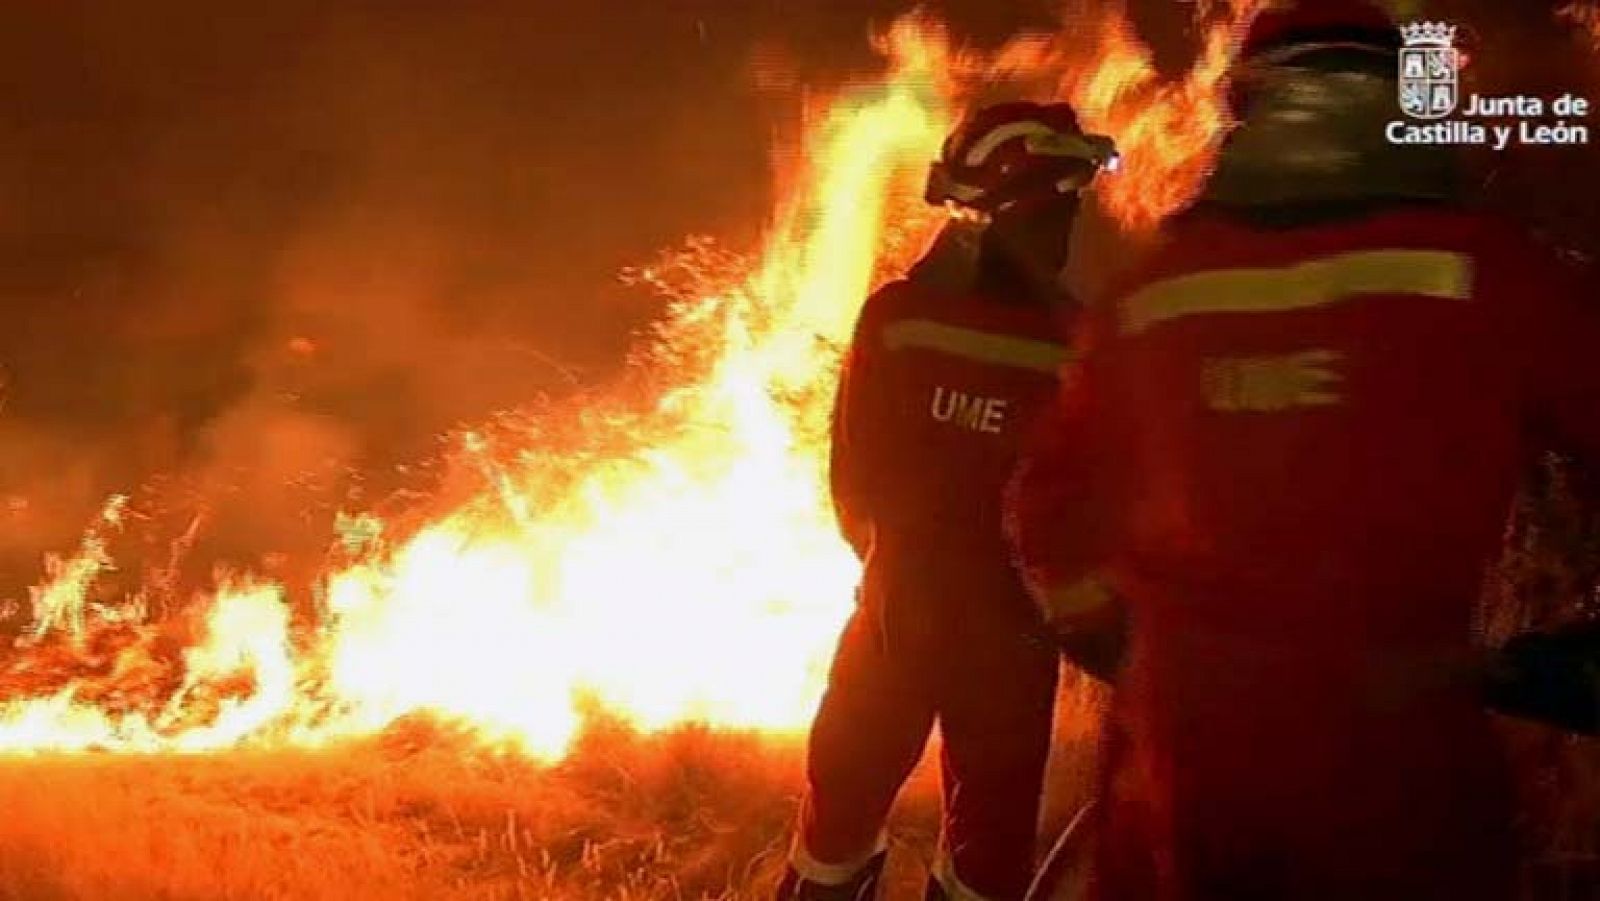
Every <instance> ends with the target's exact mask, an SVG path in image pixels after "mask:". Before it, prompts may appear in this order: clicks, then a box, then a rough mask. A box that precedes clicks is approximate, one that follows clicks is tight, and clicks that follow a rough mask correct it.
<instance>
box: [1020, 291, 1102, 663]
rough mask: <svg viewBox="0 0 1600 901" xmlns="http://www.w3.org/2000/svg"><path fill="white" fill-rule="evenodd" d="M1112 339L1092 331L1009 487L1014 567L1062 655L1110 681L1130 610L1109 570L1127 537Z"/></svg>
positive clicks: (1091, 325) (1082, 342) (1088, 331)
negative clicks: (1122, 521)
mask: <svg viewBox="0 0 1600 901" xmlns="http://www.w3.org/2000/svg"><path fill="white" fill-rule="evenodd" d="M1106 334H1108V332H1107V331H1106V330H1105V329H1104V328H1102V327H1101V325H1100V324H1099V323H1096V322H1094V321H1091V322H1090V323H1089V325H1088V326H1087V327H1086V328H1085V329H1084V332H1083V334H1082V335H1081V336H1080V339H1079V341H1078V342H1076V354H1075V357H1074V361H1073V362H1071V363H1069V364H1068V366H1067V368H1066V369H1065V370H1064V371H1063V373H1062V379H1061V384H1062V388H1061V393H1060V395H1059V397H1058V399H1057V402H1056V403H1055V404H1054V405H1053V406H1052V407H1051V408H1050V409H1048V410H1047V411H1046V412H1045V413H1043V414H1042V415H1041V416H1040V418H1039V420H1038V422H1037V423H1036V425H1035V427H1034V429H1033V432H1032V434H1031V436H1030V439H1029V441H1028V443H1027V445H1026V446H1025V448H1024V451H1023V454H1022V456H1021V459H1020V462H1019V463H1018V465H1017V468H1016V470H1015V472H1014V473H1013V474H1012V477H1011V479H1010V481H1009V483H1008V484H1007V487H1006V498H1005V512H1006V516H1005V526H1006V533H1007V539H1008V541H1009V542H1010V546H1011V550H1012V555H1013V561H1014V563H1015V565H1016V567H1017V569H1018V571H1019V572H1020V573H1021V575H1022V579H1023V582H1024V583H1025V584H1026V585H1027V587H1028V592H1029V594H1030V595H1031V596H1032V598H1033V600H1034V603H1035V604H1036V605H1038V607H1039V610H1040V612H1041V614H1042V616H1043V618H1044V620H1045V623H1046V625H1047V626H1048V627H1049V629H1050V631H1051V633H1052V634H1053V635H1054V636H1055V637H1056V639H1057V641H1058V642H1059V644H1060V645H1061V647H1062V650H1063V652H1064V653H1065V654H1066V655H1067V656H1068V657H1069V658H1070V659H1071V660H1072V661H1073V662H1074V663H1076V664H1077V665H1078V666H1079V667H1080V668H1082V669H1083V670H1085V671H1086V672H1088V673H1090V674H1091V675H1094V676H1096V677H1098V678H1102V679H1109V678H1110V677H1111V676H1112V674H1114V673H1115V671H1116V668H1117V666H1118V665H1119V662H1120V659H1121V656H1122V647H1123V644H1124V636H1125V632H1126V622H1125V616H1124V610H1123V605H1122V603H1121V602H1120V600H1118V599H1117V597H1116V596H1115V594H1114V592H1113V590H1112V588H1111V586H1110V584H1109V583H1108V581H1107V578H1106V575H1105V572H1104V566H1105V564H1106V562H1107V561H1108V559H1109V556H1110V554H1111V552H1112V550H1113V549H1114V547H1115V544H1116V542H1117V541H1118V539H1119V537H1120V535H1119V533H1120V529H1121V527H1120V515H1121V511H1122V509H1123V504H1122V501H1121V496H1122V494H1123V493H1124V490H1125V485H1124V482H1125V479H1126V474H1125V471H1124V470H1125V467H1124V466H1122V465H1121V464H1122V461H1125V460H1126V453H1124V452H1123V449H1122V447H1121V442H1122V439H1121V434H1122V432H1123V429H1122V427H1121V426H1120V425H1119V424H1118V423H1117V421H1116V420H1115V419H1114V418H1113V416H1112V415H1111V414H1113V413H1114V412H1115V411H1114V410H1113V409H1112V406H1113V405H1112V404H1111V401H1110V395H1109V392H1110V390H1111V388H1112V373H1111V364H1112V361H1113V356H1112V355H1113V354H1114V353H1115V348H1114V347H1113V346H1112V345H1111V344H1109V343H1108V342H1107V341H1105V340H1104V338H1103V336H1104V335H1106Z"/></svg>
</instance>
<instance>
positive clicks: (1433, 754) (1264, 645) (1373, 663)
mask: <svg viewBox="0 0 1600 901" xmlns="http://www.w3.org/2000/svg"><path fill="white" fill-rule="evenodd" d="M1400 50H1401V35H1400V31H1399V29H1398V28H1397V26H1396V24H1395V23H1394V22H1393V21H1392V20H1391V19H1389V18H1388V17H1387V16H1386V15H1384V14H1383V12H1382V11H1381V10H1379V9H1378V8H1377V7H1374V6H1368V5H1366V4H1364V3H1356V2H1344V3H1340V2H1332V0H1330V2H1324V3H1309V2H1307V3H1300V4H1293V3H1291V4H1288V5H1287V6H1283V7H1282V8H1278V9H1274V10H1271V11H1269V12H1266V13H1263V14H1262V15H1261V16H1259V17H1258V18H1257V19H1256V20H1255V21H1254V23H1253V24H1252V26H1251V28H1250V30H1249V32H1248V35H1247V37H1246V40H1245V43H1244V46H1243V48H1242V51H1241V55H1240V59H1239V62H1238V63H1237V68H1236V69H1235V70H1234V78H1233V84H1232V88H1233V101H1234V103H1235V104H1236V111H1237V113H1238V115H1239V119H1240V124H1239V126H1238V127H1237V129H1235V130H1234V131H1233V132H1232V133H1231V134H1230V136H1229V138H1228V139H1227V141H1226V142H1225V144H1224V148H1223V151H1222V154H1221V157H1220V159H1219V161H1218V163H1217V166H1216V168H1215V170H1214V171H1213V173H1212V174H1211V176H1210V177H1209V179H1208V181H1207V183H1206V185H1205V186H1204V190H1203V194H1202V196H1201V197H1200V199H1199V200H1198V201H1197V202H1196V203H1195V204H1193V205H1192V206H1191V207H1190V208H1189V209H1188V210H1186V211H1184V212H1183V213H1181V214H1179V215H1178V216H1176V217H1174V219H1173V220H1170V221H1169V223H1168V224H1167V234H1166V236H1165V237H1166V239H1167V240H1166V243H1165V244H1164V246H1163V247H1162V248H1161V249H1160V250H1159V251H1157V252H1156V253H1155V254H1154V255H1153V257H1152V258H1151V259H1150V260H1148V261H1147V263H1146V264H1144V265H1141V266H1140V267H1139V269H1138V272H1137V274H1136V275H1134V276H1133V277H1132V278H1130V279H1128V280H1127V283H1126V284H1125V285H1123V286H1122V287H1121V288H1119V290H1117V291H1114V292H1112V294H1111V298H1110V300H1111V302H1109V303H1107V304H1105V305H1103V306H1099V305H1097V306H1096V307H1095V308H1094V309H1092V310H1091V311H1089V313H1088V314H1087V315H1086V316H1085V317H1084V319H1085V326H1084V328H1083V330H1082V335H1083V336H1084V342H1085V344H1084V346H1083V347H1082V348H1081V351H1082V352H1083V353H1084V356H1083V357H1082V359H1081V360H1080V365H1079V366H1078V368H1077V369H1076V376H1075V378H1074V379H1073V380H1072V383H1071V384H1070V385H1069V386H1067V387H1066V389H1065V390H1064V391H1063V395H1062V397H1063V400H1062V402H1061V405H1060V406H1059V408H1058V409H1057V410H1056V411H1055V415H1053V416H1052V417H1051V418H1050V422H1051V423H1052V427H1053V428H1055V429H1057V431H1056V432H1055V433H1054V434H1052V435H1047V436H1044V437H1042V438H1041V439H1040V441H1039V443H1038V444H1037V445H1030V447H1029V449H1028V450H1026V451H1025V452H1024V462H1023V464H1022V465H1021V466H1020V467H1019V469H1018V472H1017V473H1016V476H1015V478H1014V480H1013V482H1012V484H1011V486H1010V489H1009V492H1008V500H1007V504H1008V508H1007V523H1008V529H1009V531H1010V533H1011V537H1012V540H1013V542H1014V546H1015V549H1016V551H1017V553H1018V554H1019V557H1020V561H1021V567H1022V569H1023V573H1024V579H1025V581H1026V583H1027V584H1028V585H1029V588H1030V590H1031V592H1032V593H1033V595H1034V597H1035V599H1036V601H1037V602H1038V603H1039V604H1040V605H1041V608H1042V610H1043V613H1044V616H1045V618H1046V620H1047V621H1048V622H1049V623H1050V626H1051V630H1052V631H1053V632H1055V633H1057V634H1061V635H1065V636H1073V635H1076V634H1079V633H1080V632H1082V631H1084V630H1091V631H1092V630H1096V629H1101V628H1103V627H1104V626H1105V624H1106V623H1108V622H1115V621H1117V620H1118V619H1119V618H1120V617H1122V616H1124V615H1125V616H1126V618H1127V622H1128V632H1127V634H1128V638H1127V644H1126V647H1125V648H1124V649H1121V650H1120V651H1118V652H1116V654H1114V656H1120V659H1121V663H1120V668H1119V670H1118V671H1117V674H1116V685H1117V693H1116V697H1115V699H1114V700H1113V702H1112V711H1111V716H1110V722H1109V724H1108V734H1109V739H1108V746H1107V748H1106V749H1105V754H1104V757H1103V764H1104V765H1103V773H1102V776H1101V788H1100V801H1101V803H1100V804H1099V805H1098V811H1099V820H1098V823H1097V834H1098V839H1097V850H1096V865H1095V870H1096V872H1095V875H1094V880H1093V881H1094V894H1095V897H1097V898H1098V899H1099V901H1168V899H1173V901H1176V899H1182V901H1200V899H1206V901H1209V899H1228V901H1245V899H1296V901H1319V899H1357V898H1359V899H1363V901H1390V899H1392V901H1399V899H1408V901H1409V899H1419V898H1449V899H1453V901H1480V899H1481V901H1491V899H1492V901H1501V899H1508V898H1511V897H1514V896H1515V892H1514V886H1513V881H1514V878H1515V867H1516V845H1515V842H1514V836H1513V831H1512V800H1511V797H1510V795H1511V788H1510V785H1511V783H1510V778H1509V773H1508V771H1507V768H1506V764H1505V762H1504V761H1503V760H1502V757H1501V755H1500V752H1499V749H1498V747H1497V745H1496V743H1495V741H1494V740H1493V736H1492V735H1491V731H1490V723H1489V718H1488V716H1487V715H1486V712H1485V709H1484V701H1485V692H1484V689H1485V678H1486V675H1489V676H1492V677H1493V680H1494V681H1493V682H1492V683H1491V684H1490V686H1489V687H1490V688H1491V689H1493V690H1491V691H1490V693H1489V696H1488V700H1490V701H1492V702H1494V703H1495V704H1497V705H1499V706H1501V707H1505V708H1508V709H1512V710H1513V711H1516V710H1517V709H1518V708H1521V710H1522V711H1523V712H1527V711H1529V710H1535V711H1537V712H1538V713H1539V714H1540V715H1543V716H1547V717H1550V718H1552V719H1555V720H1557V721H1559V720H1561V719H1562V718H1566V719H1567V722H1568V723H1570V724H1572V725H1573V726H1574V727H1575V728H1589V729H1593V728H1594V726H1595V705H1596V703H1597V698H1600V689H1597V688H1596V685H1595V675H1594V674H1595V670H1594V668H1593V662H1594V660H1595V658H1594V656H1593V648H1594V642H1595V640H1596V636H1595V635H1594V632H1593V630H1592V629H1591V630H1590V631H1589V633H1588V634H1587V635H1584V634H1582V633H1580V632H1574V633H1571V634H1569V635H1567V636H1565V637H1564V638H1553V637H1550V636H1543V637H1540V638H1538V639H1537V640H1532V641H1529V640H1526V639H1524V640H1521V641H1519V642H1514V643H1513V645H1512V646H1510V647H1508V648H1507V649H1506V652H1505V653H1503V654H1501V655H1500V657H1499V659H1497V660H1494V661H1492V662H1493V665H1492V666H1485V661H1484V655H1483V653H1481V652H1479V651H1477V650H1475V648H1474V641H1473V639H1474V634H1473V628H1472V622H1473V617H1474V608H1475V605H1476V602H1477V599H1478V597H1479V595H1480V590H1479V589H1480V586H1481V581H1482V579H1483V576H1484V572H1485V567H1486V566H1487V565H1488V564H1489V563H1490V562H1491V561H1492V559H1493V557H1494V555H1495V554H1496V553H1497V551H1498V550H1499V547H1500V538H1501V535H1502V530H1503V527H1504V524H1505V519H1506V514H1507V511H1508V507H1509V503H1510V500H1511V496H1512V494H1513V491H1514V489H1515V486H1516V483H1517V479H1518V476H1519V474H1520V472H1521V471H1522V469H1523V465H1524V463H1525V462H1526V460H1527V459H1528V455H1529V453H1530V452H1532V451H1535V450H1537V449H1539V448H1541V447H1543V446H1544V445H1545V444H1546V443H1547V442H1550V441H1556V442H1559V443H1560V444H1561V445H1562V446H1563V447H1564V448H1566V449H1569V450H1574V451H1576V452H1577V453H1579V454H1580V455H1581V456H1583V457H1586V458H1587V460H1588V461H1589V462H1591V463H1600V366H1596V365H1595V363H1594V356H1593V354H1594V349H1595V348H1596V347H1600V306H1597V305H1596V304H1595V303H1594V301H1595V300H1596V298H1595V297H1593V296H1590V295H1591V293H1592V292H1590V291H1589V290H1588V289H1587V288H1586V287H1585V285H1586V284H1587V280H1586V278H1585V277H1583V276H1581V275H1580V274H1578V273H1576V272H1574V271H1572V270H1570V269H1569V268H1568V267H1566V266H1565V265H1564V264H1563V263H1562V262H1561V261H1560V260H1559V259H1558V258H1557V257H1556V256H1555V255H1554V254H1552V253H1550V252H1547V251H1546V250H1545V249H1544V248H1543V247H1541V246H1539V245H1537V244H1536V243H1535V242H1533V241H1532V240H1531V239H1530V238H1529V237H1528V236H1526V235H1525V234H1523V233H1522V232H1520V231H1519V230H1518V229H1516V228H1513V227H1511V226H1510V225H1509V224H1507V223H1504V222H1501V221H1498V220H1497V219H1495V218H1492V217H1489V216H1488V215H1486V214H1482V213H1477V212H1473V211H1471V210H1470V209H1469V208H1468V207H1467V206H1466V204H1465V202H1464V201H1463V199H1462V197H1463V193H1464V192H1463V190H1462V184H1463V179H1462V177H1461V174H1460V170H1459V168H1458V166H1457V163H1456V160H1455V157H1454V156H1453V155H1452V153H1451V152H1450V151H1449V149H1448V148H1438V147H1435V148H1426V147H1417V146H1409V147H1401V146H1393V145H1390V144H1388V143H1387V142H1386V141H1385V138H1384V126H1385V123H1387V122H1388V121H1390V120H1393V119H1396V118H1400V113H1399V110H1398V106H1397V99H1396V98H1397V96H1398V91H1397V88H1398V87H1399V86H1398V85H1397V78H1398V68H1397V55H1398V54H1399V52H1400ZM1068 539H1070V540H1068ZM1583 642H1588V644H1587V647H1588V648H1589V651H1588V652H1587V655H1586V654H1585V652H1583V651H1582V650H1581V649H1580V645H1582V644H1583ZM1530 686H1531V687H1532V690H1533V691H1534V692H1536V693H1537V692H1540V691H1544V692H1545V693H1546V694H1545V696H1544V697H1543V699H1542V700H1538V699H1536V700H1535V701H1532V702H1530V700H1529V697H1528V695H1527V694H1526V690H1527V689H1529V688H1530ZM1541 686H1542V687H1541ZM1552 686H1554V695H1551V694H1550V689H1551V687H1552ZM1552 708H1554V709H1552Z"/></svg>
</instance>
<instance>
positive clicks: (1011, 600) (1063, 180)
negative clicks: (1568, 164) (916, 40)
mask: <svg viewBox="0 0 1600 901" xmlns="http://www.w3.org/2000/svg"><path fill="white" fill-rule="evenodd" d="M1109 152H1110V151H1109V142H1108V141H1106V140H1105V139H1101V138H1095V137H1090V136H1085V135H1083V134H1081V133H1080V132H1079V130H1078V126H1077V121H1076V118H1075V117H1074V115H1073V114H1072V111H1071V110H1070V109H1069V108H1067V107H1065V106H1061V105H1051V106H1042V105H1037V104H1031V103H1008V104H1001V105H997V106H992V107H989V108H986V109H983V110H980V111H979V112H977V113H976V114H974V115H973V116H972V117H971V118H969V119H968V120H967V121H966V122H965V123H963V125H962V126H961V127H960V128H959V129H958V130H957V131H956V132H955V133H954V134H953V135H952V136H951V137H950V139H949V140H948V141H947V142H946V144H945V148H944V153H943V158H942V159H941V161H940V162H939V163H937V164H935V166H934V168H933V173H932V176H931V178H930V181H929V191H928V199H929V201H930V202H933V203H939V204H951V205H953V206H954V207H957V208H959V212H961V213H962V215H963V216H965V217H983V218H984V219H986V220H987V225H986V226H984V227H983V230H982V233H981V238H980V239H979V240H978V246H977V251H976V259H975V261H974V262H973V265H972V266H970V267H966V266H962V265H960V264H957V265H956V266H955V267H954V268H955V270H956V271H957V272H964V273H966V277H962V278H957V279H954V280H952V279H951V278H950V277H949V276H948V275H946V276H945V277H942V278H941V277H939V276H937V275H936V274H935V273H937V272H938V271H939V270H941V269H944V270H949V269H950V268H951V267H950V266H948V265H941V264H943V263H948V262H949V260H948V259H943V260H941V259H929V260H926V261H925V264H924V265H921V266H919V267H918V268H917V269H916V270H914V271H913V274H912V275H911V276H910V277H909V278H908V279H907V280H905V281H902V282H897V283H894V284H890V285H888V286H886V287H884V288H883V289H881V290H879V291H878V292H876V293H875V294H874V295H873V296H872V297H871V298H870V299H869V300H868V301H867V303H866V305H865V307H864V308H863V310H862V312H861V316H860V320H859V323H858V325H857V328H856V332H855V336H854V339H853V343H852V346H851V348H850V352H849V356H848V358H847V361H846V366H845V372H844V375H843V380H842V383H841V386H840V391H839V396H838V403H837V408H836V410H835V418H834V434H833V452H832V466H831V475H832V484H833V494H834V501H835V506H836V509H837V512H838V515H839V520H840V524H841V527H842V529H843V531H844V533H845V535H846V536H847V538H848V539H849V540H850V542H851V544H852V545H853V546H854V547H855V548H856V550H857V552H858V553H859V554H860V555H861V557H862V559H863V562H864V573H863V577H862V583H861V588H860V594H859V605H858V609H857V610H856V613H855V615H854V616H853V617H852V619H851V620H850V622H849V624H848V625H847V626H846V628H845V631H844V633H843V635H842V637H841V639H840V643H839V647H838V650H837V653H836V656H835V659H834V665H833V670H832V673H831V675H830V681H829V687H828V691H827V694H826V696H825V697H824V699H823V702H822V705H821V709H820V710H819V712H818V714H817V717H816V720H815V723H814V725H813V727H812V732H811V740H810V746H809V755H808V776H809V793H808V795H807V797H806V800H805V803H804V805H803V808H802V811H801V816H800V824H799V830H798V831H799V834H798V835H797V836H796V840H795V844H794V850H793V854H792V856H791V861H790V868H789V871H788V873H787V874H786V876H785V879H784V881H783V884H782V885H781V886H780V888H779V895H780V897H781V898H784V899H829V898H840V899H865V898H870V897H874V896H875V895H876V893H877V892H878V891H879V884H880V880H881V874H882V870H883V866H884V861H885V857H886V848H887V836H886V833H885V823H886V820H887V816H888V813H889V811H890V808H891V806H892V804H893V802H894V799H895V796H896V795H897V793H898V792H899V790H900V788H901V786H902V784H903V783H904V781H905V780H906V778H907V777H908V776H909V775H910V773H911V771H912V769H913V768H914V767H915V765H916V763H917V761H918V759H919V758H920V757H921V755H922V752H923V749H924V746H925V745H926V743H927V741H928V738H929V735H930V733H931V730H932V728H933V726H934V724H935V722H937V723H938V725H939V728H940V733H941V736H942V740H943V761H942V762H943V785H944V800H945V816H944V823H943V836H942V841H941V851H940V855H939V860H938V862H937V863H936V865H935V872H934V878H933V880H931V881H930V883H929V888H928V896H929V897H930V898H941V897H945V898H954V899H978V898H994V899H1014V898H1020V897H1021V895H1022V894H1023V892H1024V891H1025V889H1026V886H1027V881H1028V877H1029V872H1030V869H1031V866H1032V854H1033V848H1034V844H1035V833H1036V829H1037V820H1038V813H1039V799H1040V794H1041V787H1042V780H1043V771H1044V766H1045V761H1046V757H1047V754H1048V748H1049V739H1050V731H1051V729H1050V727H1051V716H1052V712H1053V706H1054V698H1055V687H1056V678H1057V666H1058V654H1057V652H1056V650H1055V649H1054V648H1053V647H1052V646H1051V644H1050V642H1049V641H1048V640H1046V639H1045V637H1044V635H1043V632H1042V630H1041V628H1040V622H1039V618H1038V614H1037V611H1036V610H1035V609H1034V607H1033V605H1032V604H1031V603H1030V601H1029V599H1028V597H1027V594H1026V591H1025V590H1024V588H1023V586H1022V584H1021V581H1020V579H1019V577H1018V575H1017V573H1016V572H1015V570H1014V569H1013V568H1012V567H1011V564H1010V561H1009V557H1008V552H1007V549H1006V546H1005V541H1004V536H1003V534H1002V531H1001V504H1000V498H1001V494H1002V490H1003V487H1004V484H1005V481H1006V479H1007V478H1008V476H1009V474H1010V471H1011V470H1012V468H1013V467H1014V465H1015V462H1016V453H1017V450H1018V447H1019V443H1020V442H1019V438H1020V436H1021V434H1022V432H1023V429H1024V425H1025V424H1026V423H1028V422H1029V420H1030V419H1031V417H1032V415H1033V412H1034V410H1036V409H1037V408H1039V407H1040V406H1042V405H1043V404H1045V403H1046V402H1047V401H1048V400H1049V399H1050V398H1051V397H1052V396H1053V395H1054V393H1055V392H1056V390H1057V385H1058V383H1057V378H1056V373H1057V370H1058V368H1059V367H1060V366H1061V365H1062V364H1063V362H1064V360H1065V357H1066V349H1065V347H1064V346H1063V345H1062V344H1061V343H1059V340H1058V339H1059V336H1060V334H1061V328H1062V325H1061V322H1060V318H1059V317H1061V316H1062V315H1070V312H1071V310H1072V305H1071V304H1070V303H1069V302H1068V301H1067V299H1066V298H1065V297H1064V296H1062V294H1061V292H1060V289H1059V288H1058V275H1059V273H1060V270H1061V268H1062V266H1063V265H1064V264H1065V262H1066V255H1067V248H1068V243H1069V240H1070V236H1071V232H1072V226H1073V222H1074V217H1075V213H1076V210H1077V206H1078V203H1079V200H1078V195H1079V192H1080V191H1081V190H1082V189H1083V187H1084V186H1085V185H1087V184H1088V183H1089V182H1090V181H1091V180H1092V178H1093V177H1094V175H1095V172H1096V171H1097V169H1098V168H1099V166H1100V164H1101V162H1102V161H1103V160H1104V159H1105V158H1106V157H1107V155H1108V154H1109ZM952 227H953V228H954V227H955V226H954V225H953V226H952ZM947 235H948V232H947ZM959 243H960V242H957V241H949V240H942V241H941V242H940V244H939V245H936V249H935V251H934V253H935V254H940V253H945V254H948V253H949V252H950V247H951V246H957V245H959ZM955 253H957V254H958V255H959V251H958V250H957V251H955Z"/></svg>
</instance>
